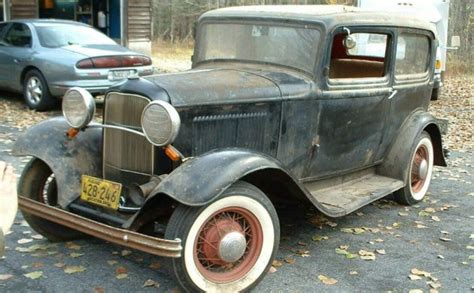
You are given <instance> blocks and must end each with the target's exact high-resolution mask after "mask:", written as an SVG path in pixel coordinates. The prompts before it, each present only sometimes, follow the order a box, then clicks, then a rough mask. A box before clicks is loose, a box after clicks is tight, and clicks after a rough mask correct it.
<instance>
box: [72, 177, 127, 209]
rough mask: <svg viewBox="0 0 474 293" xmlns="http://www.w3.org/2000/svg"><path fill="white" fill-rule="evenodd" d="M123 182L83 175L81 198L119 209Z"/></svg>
mask: <svg viewBox="0 0 474 293" xmlns="http://www.w3.org/2000/svg"><path fill="white" fill-rule="evenodd" d="M121 190H122V184H120V183H117V182H112V181H108V180H104V179H100V178H96V177H92V176H87V175H82V190H81V199H82V200H84V201H87V202H90V203H93V204H96V205H100V206H103V207H106V208H110V209H114V210H116V209H118V206H119V201H120V192H121Z"/></svg>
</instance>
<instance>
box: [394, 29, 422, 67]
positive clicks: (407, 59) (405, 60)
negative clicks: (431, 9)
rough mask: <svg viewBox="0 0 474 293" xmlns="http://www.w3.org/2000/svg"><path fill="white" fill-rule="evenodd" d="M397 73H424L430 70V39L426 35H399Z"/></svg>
mask: <svg viewBox="0 0 474 293" xmlns="http://www.w3.org/2000/svg"><path fill="white" fill-rule="evenodd" d="M396 56H397V58H396V62H395V75H396V76H399V75H408V74H422V73H425V72H427V71H428V65H429V56H430V39H429V38H428V37H427V36H425V35H420V34H411V33H410V34H408V33H403V34H401V35H399V36H398V41H397V55H396Z"/></svg>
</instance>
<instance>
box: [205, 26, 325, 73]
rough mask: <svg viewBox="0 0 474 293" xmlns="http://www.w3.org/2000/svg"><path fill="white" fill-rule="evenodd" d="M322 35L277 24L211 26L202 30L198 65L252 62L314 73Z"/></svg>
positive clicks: (302, 28)
mask: <svg viewBox="0 0 474 293" xmlns="http://www.w3.org/2000/svg"><path fill="white" fill-rule="evenodd" d="M318 43H319V31H318V30H316V29H312V28H305V27H294V26H278V25H275V24H236V23H208V24H204V25H203V26H202V28H201V33H200V41H199V44H198V52H197V55H196V57H197V60H196V61H197V62H203V61H229V60H239V61H249V62H264V63H272V64H278V65H283V66H289V67H294V68H297V69H300V70H304V71H306V72H309V73H312V72H313V67H314V64H315V59H316V50H317V46H318Z"/></svg>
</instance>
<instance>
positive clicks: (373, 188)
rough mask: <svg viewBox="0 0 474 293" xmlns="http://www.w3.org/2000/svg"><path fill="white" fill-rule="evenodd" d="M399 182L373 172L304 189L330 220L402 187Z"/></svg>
mask: <svg viewBox="0 0 474 293" xmlns="http://www.w3.org/2000/svg"><path fill="white" fill-rule="evenodd" d="M404 186H405V184H404V183H403V181H401V180H397V179H393V178H389V177H385V176H380V175H377V174H375V173H374V170H373V169H368V170H363V171H359V172H356V173H353V174H350V175H345V176H341V177H337V178H333V179H327V180H322V181H316V182H310V183H306V184H305V187H306V189H307V190H308V191H309V192H310V193H311V196H312V197H313V199H314V200H315V201H317V202H319V203H320V204H321V205H322V207H323V208H324V211H323V212H325V213H326V214H328V215H330V216H332V217H340V216H344V215H347V214H349V213H351V212H353V211H355V210H357V209H359V208H361V207H363V206H365V205H367V204H369V203H371V202H373V201H375V200H377V199H380V198H382V197H385V196H387V195H389V194H391V193H392V192H394V191H396V190H398V189H400V188H402V187H404Z"/></svg>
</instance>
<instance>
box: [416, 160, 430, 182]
mask: <svg viewBox="0 0 474 293" xmlns="http://www.w3.org/2000/svg"><path fill="white" fill-rule="evenodd" d="M418 176H419V177H420V179H421V180H425V179H426V177H427V176H428V161H427V160H425V159H423V160H422V161H421V162H420V166H419V167H418Z"/></svg>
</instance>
